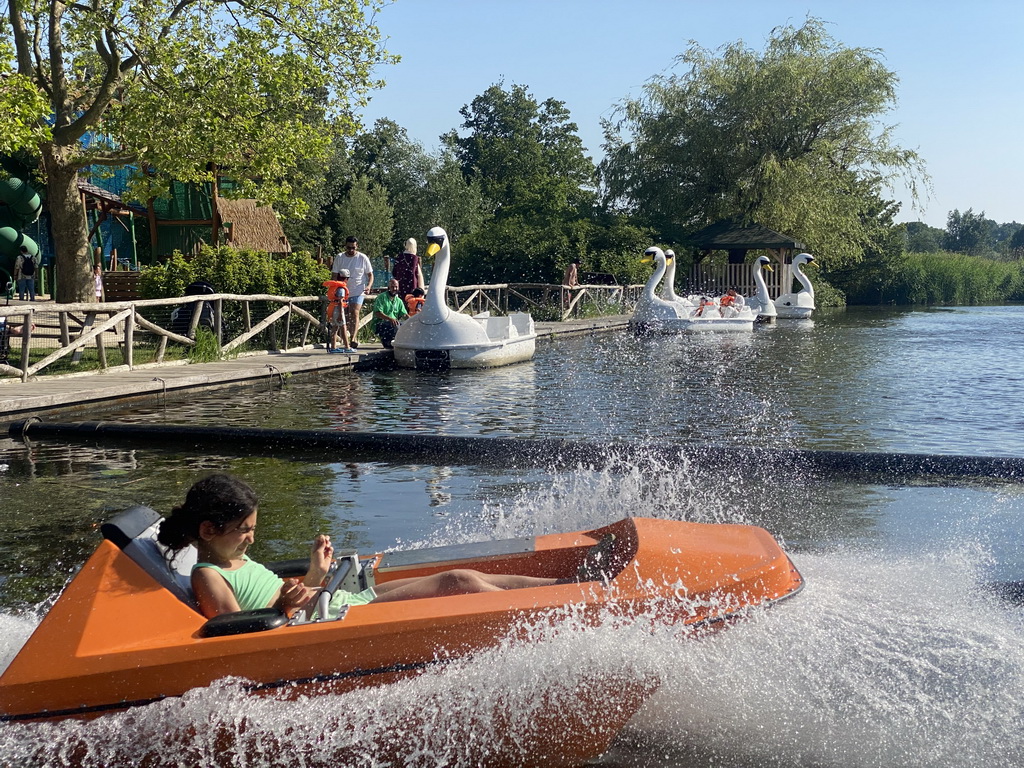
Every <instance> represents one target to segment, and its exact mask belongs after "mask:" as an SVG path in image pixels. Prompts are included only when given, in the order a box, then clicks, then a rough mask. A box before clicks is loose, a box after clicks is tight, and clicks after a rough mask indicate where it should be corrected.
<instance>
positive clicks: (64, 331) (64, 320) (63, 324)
mask: <svg viewBox="0 0 1024 768" xmlns="http://www.w3.org/2000/svg"><path fill="white" fill-rule="evenodd" d="M59 317H60V345H61V346H62V347H66V346H68V344H70V343H71V332H70V331H69V330H68V313H67V312H61V313H60V315H59Z"/></svg>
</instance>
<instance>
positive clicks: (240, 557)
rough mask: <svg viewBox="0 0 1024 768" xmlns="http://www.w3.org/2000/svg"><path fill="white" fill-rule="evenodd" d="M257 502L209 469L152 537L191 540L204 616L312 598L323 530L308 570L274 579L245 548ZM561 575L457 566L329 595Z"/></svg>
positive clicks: (350, 597) (369, 598)
mask: <svg viewBox="0 0 1024 768" xmlns="http://www.w3.org/2000/svg"><path fill="white" fill-rule="evenodd" d="M258 505H259V500H258V499H257V497H256V493H255V491H253V489H252V488H250V487H249V485H248V484H247V483H245V482H244V481H242V480H240V479H238V478H236V477H232V476H231V475H223V474H217V475H210V476H209V477H206V478H203V479H202V480H200V481H199V482H197V483H196V484H195V485H193V486H192V487H191V488H190V489H189V491H188V493H187V494H186V496H185V503H184V504H182V505H181V506H180V507H175V508H174V509H172V510H171V515H170V517H168V518H165V519H164V521H163V523H162V524H161V526H160V532H159V534H158V535H157V540H158V541H159V542H160V543H161V544H163V545H164V546H166V547H167V548H168V549H169V550H170V551H171V554H170V556H171V557H173V555H174V554H176V553H177V552H178V551H179V550H182V549H184V548H185V547H186V546H188V545H190V544H192V545H195V547H196V549H197V550H198V551H199V556H198V562H197V563H196V565H195V566H194V567H193V569H192V589H193V591H194V592H195V596H196V600H197V602H198V603H199V608H200V610H201V611H202V612H203V615H205V616H206V617H207V618H213V617H214V616H220V615H221V614H225V613H235V612H237V611H247V610H253V609H256V608H279V609H281V610H283V611H291V610H295V609H298V608H303V607H306V606H310V605H311V604H313V603H315V600H316V597H317V593H318V588H319V587H320V585H321V583H322V582H323V580H324V577H325V576H326V575H327V570H328V568H329V567H330V564H331V557H332V555H333V554H334V547H333V546H332V545H331V540H330V537H328V536H326V535H325V534H320V535H319V536H317V537H316V539H315V540H314V541H313V546H312V549H311V551H310V555H309V570H308V571H307V572H306V575H305V576H304V577H303V578H302V579H301V580H300V581H295V580H287V581H286V580H284V579H281V578H280V577H278V576H277V575H276V574H275V573H273V572H272V571H271V570H270V569H268V568H266V567H265V566H263V565H260V564H259V563H257V562H255V561H253V560H250V559H249V558H248V556H247V555H246V554H245V552H246V550H247V549H248V548H249V547H250V546H251V545H252V543H253V541H254V538H255V531H256V517H257V512H258ZM561 581H563V580H559V579H553V578H541V577H537V576H518V575H514V574H495V573H481V572H480V571H473V570H468V569H457V570H451V571H444V572H442V573H437V574H433V575H431V576H421V577H416V578H409V579H396V580H394V581H388V582H385V583H383V584H378V585H376V586H375V587H371V588H369V589H365V590H363V591H362V592H358V593H352V592H346V591H344V590H338V591H337V592H336V593H335V594H334V596H333V598H332V600H331V607H332V609H334V610H333V611H332V615H333V614H335V613H336V612H337V610H338V609H339V608H340V606H341V605H365V604H366V603H371V602H375V603H383V602H389V601H393V600H412V599H415V598H421V597H443V596H446V595H466V594H472V593H476V592H499V591H501V590H505V589H521V588H526V587H544V586H550V585H552V584H557V583H560V582H561Z"/></svg>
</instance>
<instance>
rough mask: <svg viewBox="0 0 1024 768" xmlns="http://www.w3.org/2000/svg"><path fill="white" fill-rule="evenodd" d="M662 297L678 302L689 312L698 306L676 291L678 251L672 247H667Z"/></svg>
mask: <svg viewBox="0 0 1024 768" xmlns="http://www.w3.org/2000/svg"><path fill="white" fill-rule="evenodd" d="M661 298H663V299H664V300H665V301H668V302H671V303H672V304H677V305H678V306H680V307H682V309H683V310H684V311H687V312H689V311H690V310H692V309H694V307H695V306H696V305H695V304H694V303H693V302H691V301H690V300H689V299H684V298H683V297H682V296H679V295H678V294H677V293H676V252H675V251H673V250H672V249H671V248H667V249H665V282H664V284H663V285H662V287H661Z"/></svg>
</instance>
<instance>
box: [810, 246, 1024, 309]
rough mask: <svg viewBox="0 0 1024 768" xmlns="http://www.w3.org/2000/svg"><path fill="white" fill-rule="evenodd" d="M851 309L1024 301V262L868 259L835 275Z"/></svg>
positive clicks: (940, 255) (936, 255) (931, 256)
mask: <svg viewBox="0 0 1024 768" xmlns="http://www.w3.org/2000/svg"><path fill="white" fill-rule="evenodd" d="M830 279H833V280H835V282H836V283H837V285H839V287H841V288H842V289H843V291H845V293H846V296H847V299H848V301H849V303H850V304H946V305H958V304H961V305H962V304H998V303H1002V302H1007V301H1024V262H1022V261H996V260H994V259H986V258H984V257H981V256H967V255H965V254H961V253H949V252H948V251H936V252H933V253H901V254H896V255H892V256H889V257H888V258H876V259H865V260H864V261H863V262H861V263H860V264H857V265H855V266H852V267H848V268H846V269H844V270H842V271H840V272H838V273H834V274H830Z"/></svg>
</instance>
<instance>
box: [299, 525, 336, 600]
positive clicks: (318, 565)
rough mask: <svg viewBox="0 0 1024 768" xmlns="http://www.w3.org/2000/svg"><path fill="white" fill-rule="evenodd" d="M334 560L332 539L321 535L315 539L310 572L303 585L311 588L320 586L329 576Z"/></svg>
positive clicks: (310, 560) (307, 573)
mask: <svg viewBox="0 0 1024 768" xmlns="http://www.w3.org/2000/svg"><path fill="white" fill-rule="evenodd" d="M333 558H334V545H332V544H331V537H330V536H328V535H327V534H326V533H321V534H320V535H319V536H317V537H316V538H315V539H313V547H312V549H311V550H310V552H309V571H307V572H306V578H305V579H303V580H302V581H303V583H304V584H306V585H307V586H310V587H316V586H319V585H320V583H321V582H322V581H323V580H324V577H325V576H326V575H327V571H328V570H329V569H330V567H331V561H332V560H333Z"/></svg>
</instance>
